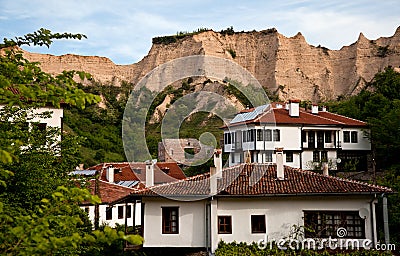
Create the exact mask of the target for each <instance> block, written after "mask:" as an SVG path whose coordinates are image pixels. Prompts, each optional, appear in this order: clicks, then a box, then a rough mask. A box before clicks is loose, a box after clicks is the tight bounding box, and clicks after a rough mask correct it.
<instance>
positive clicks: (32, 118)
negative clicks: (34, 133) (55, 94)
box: [0, 105, 64, 130]
mask: <svg viewBox="0 0 400 256" xmlns="http://www.w3.org/2000/svg"><path fill="white" fill-rule="evenodd" d="M3 108H4V105H0V109H3ZM29 111H30V112H29V113H27V115H28V119H29V120H28V121H29V125H32V124H33V123H35V124H37V125H38V128H39V129H45V128H46V127H54V128H59V129H61V130H62V124H63V122H62V119H63V116H64V111H63V109H62V108H54V107H47V106H46V107H36V108H32V109H30V110H29ZM46 113H48V115H47V114H46ZM10 121H12V120H10Z"/></svg>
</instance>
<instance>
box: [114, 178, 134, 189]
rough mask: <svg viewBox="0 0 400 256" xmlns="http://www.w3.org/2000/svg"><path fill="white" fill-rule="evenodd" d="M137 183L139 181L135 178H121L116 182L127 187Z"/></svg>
mask: <svg viewBox="0 0 400 256" xmlns="http://www.w3.org/2000/svg"><path fill="white" fill-rule="evenodd" d="M138 183H139V181H137V180H121V181H118V182H116V184H117V185H120V186H124V187H128V188H131V187H133V186H135V185H136V184H138Z"/></svg>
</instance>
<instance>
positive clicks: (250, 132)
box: [247, 129, 256, 142]
mask: <svg viewBox="0 0 400 256" xmlns="http://www.w3.org/2000/svg"><path fill="white" fill-rule="evenodd" d="M255 132H256V130H254V129H251V130H247V141H248V142H250V141H254V137H255Z"/></svg>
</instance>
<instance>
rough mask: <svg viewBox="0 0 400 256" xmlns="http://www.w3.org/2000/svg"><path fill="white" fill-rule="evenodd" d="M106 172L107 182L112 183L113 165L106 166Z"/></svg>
mask: <svg viewBox="0 0 400 256" xmlns="http://www.w3.org/2000/svg"><path fill="white" fill-rule="evenodd" d="M106 172H107V173H106V176H107V180H108V182H110V183H114V166H112V165H110V166H108V167H107V169H106Z"/></svg>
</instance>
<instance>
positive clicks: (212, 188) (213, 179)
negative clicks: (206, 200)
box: [210, 166, 217, 195]
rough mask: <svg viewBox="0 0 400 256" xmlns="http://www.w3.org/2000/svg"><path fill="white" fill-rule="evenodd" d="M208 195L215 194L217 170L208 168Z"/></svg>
mask: <svg viewBox="0 0 400 256" xmlns="http://www.w3.org/2000/svg"><path fill="white" fill-rule="evenodd" d="M210 194H211V195H215V194H217V168H216V167H213V166H211V167H210Z"/></svg>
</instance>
